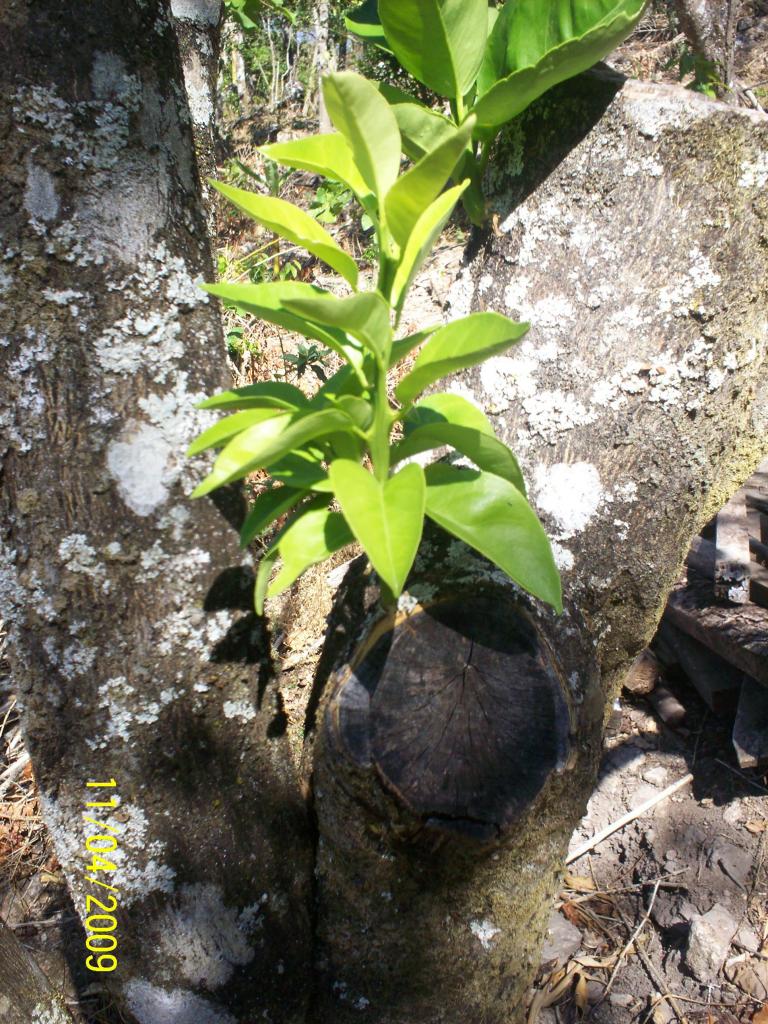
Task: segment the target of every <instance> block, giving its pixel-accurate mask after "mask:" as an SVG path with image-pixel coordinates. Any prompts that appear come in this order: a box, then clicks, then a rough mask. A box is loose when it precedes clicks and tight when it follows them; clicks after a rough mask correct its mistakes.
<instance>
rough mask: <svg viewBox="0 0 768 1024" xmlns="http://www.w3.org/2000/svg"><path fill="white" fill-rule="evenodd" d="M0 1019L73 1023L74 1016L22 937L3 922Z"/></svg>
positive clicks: (17, 1023)
mask: <svg viewBox="0 0 768 1024" xmlns="http://www.w3.org/2000/svg"><path fill="white" fill-rule="evenodd" d="M0 1020H2V1021H3V1024H30V1022H32V1024H34V1022H36V1021H46V1022H47V1024H72V1016H71V1014H70V1012H69V1010H68V1009H67V1005H66V1003H65V1002H64V1000H63V998H62V997H61V995H60V994H59V993H58V992H56V991H55V990H54V989H53V988H51V985H50V983H49V981H48V979H47V978H46V976H45V975H44V974H43V972H42V971H41V970H40V968H39V967H38V966H37V964H36V963H35V961H34V960H33V959H32V957H31V956H30V955H29V953H27V951H26V950H25V949H24V947H23V946H22V945H21V943H20V942H19V940H18V939H17V938H16V936H15V935H14V934H13V932H12V931H11V929H10V928H8V927H7V926H6V925H5V924H3V922H2V921H0Z"/></svg>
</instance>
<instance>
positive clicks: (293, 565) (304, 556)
mask: <svg viewBox="0 0 768 1024" xmlns="http://www.w3.org/2000/svg"><path fill="white" fill-rule="evenodd" d="M353 540H354V537H353V536H352V533H351V532H350V529H349V526H348V525H347V523H346V522H345V520H344V517H343V516H342V515H341V514H340V513H339V512H331V511H329V510H328V509H327V508H310V509H309V510H308V511H306V512H303V513H301V514H300V515H299V516H298V517H297V518H296V519H294V520H293V522H291V523H289V524H288V526H287V527H286V528H285V530H284V531H283V532H282V533H281V534H280V536H279V537H278V539H277V541H276V542H275V545H276V547H277V552H278V554H279V556H280V560H281V561H282V565H281V567H280V571H279V572H278V574H277V576H275V578H274V579H273V580H272V582H271V583H270V585H269V588H268V590H267V597H274V596H275V595H276V594H280V593H282V591H283V590H285V589H286V588H287V587H290V585H291V584H292V583H293V582H294V580H296V579H298V578H299V576H301V574H302V573H303V572H304V570H305V569H308V568H309V567H310V565H316V564H317V563H318V562H324V561H325V560H326V558H330V556H331V555H332V554H333V553H334V551H338V550H339V548H343V547H344V545H345V544H351V543H352V541H353Z"/></svg>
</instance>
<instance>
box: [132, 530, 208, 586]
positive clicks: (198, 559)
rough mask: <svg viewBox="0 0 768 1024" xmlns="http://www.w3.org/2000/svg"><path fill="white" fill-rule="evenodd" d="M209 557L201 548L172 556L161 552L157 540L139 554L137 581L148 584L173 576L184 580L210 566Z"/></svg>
mask: <svg viewBox="0 0 768 1024" xmlns="http://www.w3.org/2000/svg"><path fill="white" fill-rule="evenodd" d="M210 562H211V555H210V552H209V551H203V549H202V548H190V549H189V551H183V552H181V554H178V555H172V554H169V553H168V552H167V551H164V550H163V547H162V544H161V543H160V541H159V540H156V541H155V543H154V544H153V545H152V547H151V548H149V549H148V550H146V551H143V552H142V553H141V558H140V565H141V571H140V572H139V574H138V576H137V579H138V581H139V583H148V582H149V581H150V580H153V579H157V577H158V576H165V577H166V578H168V577H170V576H171V575H173V578H174V579H184V578H185V577H187V576H192V575H194V574H195V573H197V572H198V571H199V570H200V569H201V568H202V567H203V566H205V565H210Z"/></svg>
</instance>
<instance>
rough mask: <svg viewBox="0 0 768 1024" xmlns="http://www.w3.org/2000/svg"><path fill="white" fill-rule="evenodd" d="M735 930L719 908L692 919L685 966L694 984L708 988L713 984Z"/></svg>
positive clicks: (730, 919)
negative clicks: (708, 985)
mask: <svg viewBox="0 0 768 1024" xmlns="http://www.w3.org/2000/svg"><path fill="white" fill-rule="evenodd" d="M737 927H738V926H737V924H736V921H734V919H733V918H732V917H731V915H730V914H729V913H728V911H727V910H724V909H723V908H722V907H712V909H711V910H709V911H707V913H706V914H696V915H695V916H694V917H693V918H692V919H691V927H690V931H689V932H688V945H687V946H686V949H685V965H686V967H687V968H688V970H689V971H690V972H691V974H692V975H693V976H694V978H696V980H697V981H700V982H702V983H703V984H709V983H711V982H713V981H714V980H715V978H716V977H717V975H718V973H719V971H720V968H721V967H722V966H723V962H724V961H725V958H726V956H727V955H728V950H729V949H730V945H731V939H732V938H733V935H734V933H735V931H736V929H737Z"/></svg>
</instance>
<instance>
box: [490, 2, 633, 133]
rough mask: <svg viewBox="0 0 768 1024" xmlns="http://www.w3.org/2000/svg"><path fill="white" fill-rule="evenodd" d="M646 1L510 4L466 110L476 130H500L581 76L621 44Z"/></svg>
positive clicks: (497, 26)
mask: <svg viewBox="0 0 768 1024" xmlns="http://www.w3.org/2000/svg"><path fill="white" fill-rule="evenodd" d="M645 5H646V0H580V2H579V3H573V0H549V2H548V3H542V0H515V2H514V3H506V4H504V7H503V8H502V10H501V13H500V14H499V17H498V18H497V20H496V23H495V25H494V27H493V31H492V32H491V35H490V38H489V40H488V47H487V50H486V55H485V59H484V61H483V65H482V67H481V69H480V73H479V76H478V95H479V97H480V98H479V99H478V100H477V102H476V103H475V106H474V107H473V108H472V109H473V111H474V113H475V114H476V115H477V123H478V125H481V126H496V125H501V124H505V123H506V122H507V121H510V120H511V119H512V118H513V117H516V116H517V115H518V114H519V113H520V112H521V111H523V110H525V108H526V107H528V106H529V105H530V104H531V103H532V102H533V101H534V100H535V99H536V98H537V97H539V96H541V95H542V93H544V92H546V91H547V89H551V88H552V86H553V85H557V83H558V82H563V81H565V80H566V79H568V78H571V77H573V76H574V75H577V74H579V72H581V71H586V70H587V68H590V67H592V65H593V64H595V63H596V62H597V61H598V60H600V59H601V58H603V57H605V55H606V54H608V53H610V51H611V50H613V49H614V48H615V47H616V46H618V45H619V43H620V42H621V41H622V40H623V39H625V38H626V37H627V36H628V35H629V34H630V32H631V31H632V29H633V28H634V27H635V25H636V24H637V23H638V21H639V20H640V18H641V16H642V13H643V10H644V8H645Z"/></svg>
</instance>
